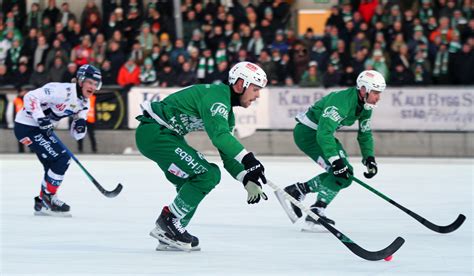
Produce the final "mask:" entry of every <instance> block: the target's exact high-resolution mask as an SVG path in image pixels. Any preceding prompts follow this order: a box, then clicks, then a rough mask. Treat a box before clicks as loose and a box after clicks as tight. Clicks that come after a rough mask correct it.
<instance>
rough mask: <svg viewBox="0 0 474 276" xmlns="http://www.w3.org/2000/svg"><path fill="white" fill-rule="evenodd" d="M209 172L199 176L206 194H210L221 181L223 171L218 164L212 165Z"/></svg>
mask: <svg viewBox="0 0 474 276" xmlns="http://www.w3.org/2000/svg"><path fill="white" fill-rule="evenodd" d="M210 165H211V166H210V167H209V169H208V171H207V172H205V173H203V174H200V175H198V176H197V178H198V179H199V182H200V185H199V186H200V187H201V188H202V189H203V191H204V192H206V193H209V192H210V191H211V190H212V189H214V187H216V186H217V184H219V182H220V181H221V171H220V170H219V167H218V166H217V165H216V164H213V163H211V164H210Z"/></svg>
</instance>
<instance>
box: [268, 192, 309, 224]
mask: <svg viewBox="0 0 474 276" xmlns="http://www.w3.org/2000/svg"><path fill="white" fill-rule="evenodd" d="M304 185H305V184H304V183H296V184H293V185H290V186H288V187H286V188H285V189H284V191H285V192H286V193H287V194H289V195H290V196H292V197H293V198H295V199H296V200H298V201H299V202H301V201H303V200H304V198H305V194H306V189H305V187H304ZM275 195H276V197H277V199H278V201H279V202H280V204H281V206H282V207H283V210H285V212H286V214H287V215H288V217H289V218H290V220H291V222H293V223H295V222H296V221H297V220H298V219H299V218H300V217H301V216H302V215H303V214H302V212H301V210H300V208H298V207H297V206H295V205H294V204H293V203H291V202H290V201H289V200H287V199H286V198H285V196H284V195H283V193H281V192H278V191H275Z"/></svg>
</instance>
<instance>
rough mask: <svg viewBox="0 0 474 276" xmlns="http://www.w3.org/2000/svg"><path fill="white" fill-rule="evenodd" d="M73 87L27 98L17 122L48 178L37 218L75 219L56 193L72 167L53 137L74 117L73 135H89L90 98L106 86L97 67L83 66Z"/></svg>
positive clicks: (50, 88) (54, 86)
mask: <svg viewBox="0 0 474 276" xmlns="http://www.w3.org/2000/svg"><path fill="white" fill-rule="evenodd" d="M76 78H77V79H76V80H75V81H73V82H72V83H59V82H51V83H48V84H46V85H44V86H43V87H40V88H38V89H35V90H32V91H30V92H28V93H27V94H26V95H25V96H24V107H23V110H21V111H20V112H19V113H18V115H17V117H16V118H15V128H14V131H15V136H16V138H17V139H18V141H20V142H21V143H22V144H24V145H26V146H28V147H29V148H30V149H31V150H32V151H33V152H35V153H36V155H37V156H38V159H39V160H40V162H41V163H42V164H43V168H44V176H43V180H42V183H41V190H40V194H39V196H37V197H35V199H34V201H35V205H34V209H35V215H46V216H63V217H65V216H71V215H70V213H69V210H70V207H69V205H67V204H66V203H64V202H63V201H61V200H60V199H59V198H58V196H57V195H56V192H57V190H58V188H59V186H60V185H61V182H62V181H63V179H64V175H65V173H66V171H67V169H68V167H69V163H70V159H71V158H70V157H69V155H68V153H67V152H66V149H65V148H64V147H63V146H61V144H60V143H58V141H57V139H56V138H55V136H52V133H53V128H54V126H55V125H57V123H58V122H59V120H61V119H62V118H66V117H70V116H72V117H73V121H72V123H71V135H72V136H73V137H74V138H75V139H76V140H80V139H82V138H84V136H85V135H86V132H87V126H86V118H87V112H88V110H89V98H90V97H91V96H92V95H93V94H94V93H95V92H96V91H98V90H99V89H100V88H101V86H102V75H101V73H100V70H99V69H97V68H96V67H94V66H92V65H89V64H85V65H82V66H81V67H80V68H79V70H78V71H77V74H76Z"/></svg>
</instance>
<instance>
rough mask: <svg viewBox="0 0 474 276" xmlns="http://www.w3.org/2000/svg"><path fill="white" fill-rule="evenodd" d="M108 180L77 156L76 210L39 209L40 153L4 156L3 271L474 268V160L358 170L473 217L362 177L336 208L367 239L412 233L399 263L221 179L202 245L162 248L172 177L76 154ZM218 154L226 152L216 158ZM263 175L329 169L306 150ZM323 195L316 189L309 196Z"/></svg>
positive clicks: (69, 183)
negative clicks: (159, 223) (356, 250)
mask: <svg viewBox="0 0 474 276" xmlns="http://www.w3.org/2000/svg"><path fill="white" fill-rule="evenodd" d="M79 159H80V160H81V161H82V163H83V165H84V166H85V167H86V168H88V169H89V171H90V172H91V173H92V174H93V175H94V176H95V177H96V178H97V180H99V182H101V183H102V184H103V186H105V187H106V188H107V189H112V188H114V187H115V185H117V183H119V182H121V183H123V185H124V189H123V191H122V193H121V194H120V195H119V196H118V197H117V198H114V199H109V198H106V197H104V196H103V195H101V194H100V193H99V192H98V191H97V190H96V189H95V187H94V186H93V185H92V183H90V182H89V181H88V180H87V178H86V176H85V175H84V174H83V173H82V171H81V170H80V169H79V168H78V166H77V165H76V164H74V163H71V166H70V169H69V171H68V172H67V175H66V179H65V181H64V183H63V186H62V187H61V189H60V191H59V196H60V198H61V199H63V200H64V201H66V202H67V203H68V204H69V205H71V208H72V209H71V212H72V215H73V217H72V218H52V217H35V216H33V197H34V196H36V195H37V194H38V192H39V188H40V182H41V177H42V166H41V165H40V163H39V162H38V161H37V160H36V157H35V156H33V155H0V171H1V178H0V179H1V185H0V194H1V205H0V208H1V209H0V213H1V216H0V219H1V221H0V225H1V240H0V242H1V245H0V250H1V251H0V255H1V259H0V260H1V261H0V274H1V275H13V274H35V275H39V274H42V275H73V274H74V275H107V274H110V275H117V274H119V275H143V274H150V275H171V274H176V275H226V276H227V275H472V273H473V242H472V236H473V227H472V226H473V224H472V209H473V193H472V185H473V182H474V179H473V160H472V159H416V158H403V159H401V158H400V159H391V158H379V159H378V160H377V161H378V163H379V174H378V175H377V176H376V177H375V178H373V179H371V180H365V178H363V177H362V169H363V167H362V165H360V160H359V159H360V158H354V159H352V160H351V161H352V162H353V164H354V167H355V171H356V172H357V173H356V176H359V178H360V179H362V180H363V181H365V182H366V183H368V184H369V185H372V186H373V187H375V188H376V189H378V190H380V191H381V192H383V193H384V194H386V195H387V196H389V197H391V198H392V199H394V200H395V201H397V202H399V203H400V204H402V205H404V206H405V207H407V208H409V209H411V210H412V211H415V212H417V213H418V214H420V215H422V216H424V217H425V218H427V219H429V220H431V221H432V222H434V223H436V224H440V225H446V224H449V223H451V222H452V221H453V220H454V219H455V218H456V217H457V215H458V214H459V213H463V214H464V215H466V216H467V220H466V222H465V223H464V225H463V226H462V227H461V228H460V229H459V230H457V231H455V232H453V233H451V234H445V235H443V234H438V233H435V232H432V231H431V230H429V229H427V228H425V227H424V226H422V225H421V224H420V223H418V222H417V221H415V220H414V219H412V218H411V217H409V216H408V215H406V214H405V213H403V212H401V211H400V210H398V209H397V208H395V207H394V206H392V205H390V204H389V203H387V202H385V201H384V200H382V199H381V198H379V197H377V196H376V195H374V194H372V193H371V192H369V191H368V190H366V189H364V188H363V187H362V186H360V185H358V184H357V183H353V184H352V186H350V187H349V188H347V189H345V190H343V191H342V192H341V193H340V194H339V196H338V197H337V198H336V199H335V201H334V202H333V203H332V204H331V205H330V208H328V210H327V215H328V216H330V217H331V218H332V219H334V220H335V221H336V227H337V228H338V229H339V230H340V231H341V232H343V233H344V234H346V235H348V236H349V237H350V238H351V239H352V240H354V241H355V242H357V243H358V244H359V245H361V246H362V247H364V248H366V249H368V250H379V249H382V248H384V247H385V246H387V245H388V244H389V243H390V242H391V241H392V240H393V239H394V238H395V237H397V236H402V237H404V238H405V239H406V243H405V245H404V246H402V248H401V249H400V250H399V251H398V252H397V253H396V254H395V256H394V258H393V260H392V261H391V262H384V261H378V262H370V261H365V260H363V259H360V258H359V257H357V256H355V255H353V254H352V253H351V252H350V251H349V250H347V249H346V247H344V246H343V245H342V244H341V243H340V242H339V241H338V240H337V239H336V238H335V237H334V236H332V235H331V234H330V233H303V232H300V228H301V223H302V222H297V224H295V225H293V224H291V223H290V221H289V219H288V218H287V216H286V214H285V213H284V212H283V211H282V209H281V207H280V206H279V204H278V202H277V200H276V198H275V197H274V195H273V192H272V191H271V190H270V187H265V191H266V192H267V194H268V195H269V197H270V198H269V200H268V201H266V202H263V203H260V204H257V205H247V204H246V192H245V190H244V189H243V187H242V184H240V183H238V182H236V181H234V180H232V178H231V177H230V176H229V175H228V174H227V173H226V172H223V173H222V181H221V183H220V184H219V185H218V186H217V187H216V189H215V190H213V191H212V192H211V193H210V194H209V196H208V197H207V198H205V199H204V201H203V202H202V204H201V205H200V206H199V209H198V211H197V213H196V215H195V217H194V219H193V221H192V223H191V224H190V225H189V227H188V230H189V231H190V232H191V233H192V234H194V235H196V236H198V237H199V238H200V241H201V247H202V251H201V252H192V253H185V252H156V251H155V247H156V244H157V241H156V240H155V239H153V238H152V237H150V236H149V235H148V233H149V231H150V230H151V229H152V228H153V226H154V221H155V219H156V218H157V216H158V214H159V212H160V210H161V208H162V206H163V205H165V204H169V203H170V202H171V201H172V199H173V198H174V195H175V191H174V189H173V186H172V185H171V184H170V183H168V182H167V181H166V179H165V178H164V175H163V173H162V172H161V171H160V170H159V168H158V167H157V166H156V165H155V164H154V163H153V162H151V161H149V160H147V159H145V158H143V157H139V156H87V155H83V156H79ZM209 160H210V161H213V162H217V163H218V164H219V165H220V162H219V161H218V160H217V159H216V158H215V157H210V158H209ZM261 161H262V163H263V164H264V165H265V168H266V175H267V177H268V178H269V179H271V180H273V182H274V183H276V184H278V185H279V186H281V187H284V186H286V185H288V184H291V183H294V182H296V181H305V180H308V179H309V178H311V177H312V176H313V175H315V174H317V173H320V172H321V171H322V170H321V169H320V168H319V167H317V166H316V165H315V164H314V163H312V162H311V161H310V160H309V159H308V158H294V157H293V158H290V157H264V158H262V159H261ZM313 201H314V196H310V197H307V199H306V200H305V202H304V203H305V204H306V205H310V204H312V203H313Z"/></svg>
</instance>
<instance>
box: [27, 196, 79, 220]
mask: <svg viewBox="0 0 474 276" xmlns="http://www.w3.org/2000/svg"><path fill="white" fill-rule="evenodd" d="M34 209H35V215H36V216H55V217H70V216H71V214H70V213H69V210H70V209H71V207H70V206H69V205H67V204H66V203H64V202H63V201H61V200H60V199H59V198H58V197H57V195H52V194H48V193H43V196H42V198H41V199H40V198H39V197H38V196H37V197H35V206H34Z"/></svg>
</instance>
